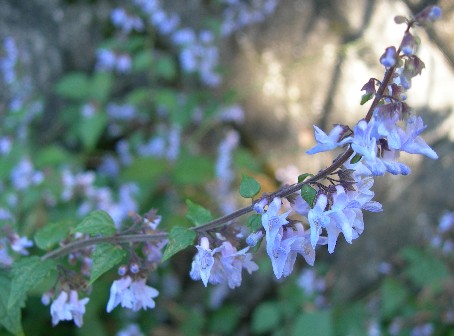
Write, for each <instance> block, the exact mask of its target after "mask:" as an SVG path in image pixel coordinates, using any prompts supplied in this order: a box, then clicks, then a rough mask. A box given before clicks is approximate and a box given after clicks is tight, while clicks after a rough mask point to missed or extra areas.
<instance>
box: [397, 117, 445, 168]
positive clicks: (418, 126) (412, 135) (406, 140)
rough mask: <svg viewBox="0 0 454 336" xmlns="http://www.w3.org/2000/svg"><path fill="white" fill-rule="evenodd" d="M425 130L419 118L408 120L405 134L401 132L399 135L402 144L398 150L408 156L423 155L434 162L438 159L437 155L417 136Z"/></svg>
mask: <svg viewBox="0 0 454 336" xmlns="http://www.w3.org/2000/svg"><path fill="white" fill-rule="evenodd" d="M425 128H426V126H424V123H423V120H422V118H421V117H416V116H411V117H410V118H408V120H407V128H406V131H405V133H403V131H401V133H400V136H401V142H402V146H401V147H400V150H402V151H404V152H407V153H410V154H423V155H425V156H427V157H429V158H431V159H434V160H435V159H438V155H437V153H435V151H434V150H433V149H432V148H430V147H429V145H427V143H426V142H425V141H424V140H423V139H422V138H421V137H420V136H419V134H421V133H422V131H424V129H425Z"/></svg>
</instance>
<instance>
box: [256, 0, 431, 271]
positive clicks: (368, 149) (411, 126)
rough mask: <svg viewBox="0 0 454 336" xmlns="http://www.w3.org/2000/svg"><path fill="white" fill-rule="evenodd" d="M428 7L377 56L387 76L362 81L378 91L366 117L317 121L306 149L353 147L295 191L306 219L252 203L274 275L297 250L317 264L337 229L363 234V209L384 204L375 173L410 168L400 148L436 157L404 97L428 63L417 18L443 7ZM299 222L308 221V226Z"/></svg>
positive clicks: (372, 92)
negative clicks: (328, 125)
mask: <svg viewBox="0 0 454 336" xmlns="http://www.w3.org/2000/svg"><path fill="white" fill-rule="evenodd" d="M424 13H425V14H424ZM424 13H423V14H424V15H422V14H420V15H419V16H417V17H416V18H415V20H416V21H410V20H408V29H407V31H406V32H405V34H404V38H403V40H402V43H401V45H400V47H399V48H397V49H396V48H395V47H389V48H387V49H386V50H385V53H384V54H383V55H382V57H381V58H380V62H381V64H382V65H384V66H385V68H386V74H385V78H384V80H383V81H382V82H380V81H379V80H377V79H373V78H372V79H370V80H369V82H368V83H366V84H365V85H364V87H363V90H365V91H366V94H365V98H366V100H368V99H371V98H372V97H375V99H374V102H373V104H372V107H371V109H370V111H369V113H368V115H367V116H366V118H365V119H362V120H360V121H359V122H358V123H357V124H356V126H355V127H354V129H353V130H351V129H350V128H349V127H348V126H345V125H335V126H334V128H333V129H332V130H331V131H330V132H329V134H326V133H325V132H324V131H323V130H321V129H320V128H318V127H317V126H314V128H315V139H316V141H317V144H316V146H315V147H313V148H311V149H310V150H308V151H307V153H308V154H315V153H319V152H323V151H330V150H333V149H335V148H339V147H345V146H348V147H349V149H348V150H347V151H346V152H345V153H344V157H345V159H343V160H342V159H339V158H338V159H337V161H335V162H334V163H333V166H332V167H334V168H333V169H332V170H330V172H329V173H324V174H319V175H321V176H323V177H324V178H325V179H326V181H327V182H329V184H328V185H326V184H323V183H322V182H321V181H320V179H318V180H316V181H308V182H307V183H306V186H305V191H306V192H307V191H308V190H309V191H310V193H309V194H307V193H303V194H302V195H298V196H297V197H296V198H295V197H293V198H292V199H291V202H292V207H293V211H294V212H295V213H296V214H298V215H300V216H302V217H303V220H302V221H300V220H298V221H295V220H291V221H290V220H288V219H287V217H288V216H289V214H290V211H287V212H285V213H283V214H279V212H280V208H281V199H280V198H274V199H273V200H272V201H271V202H270V203H269V204H268V205H266V203H267V199H266V198H262V199H261V200H259V201H257V202H256V203H255V204H254V210H255V211H256V212H257V213H260V214H262V226H263V229H264V230H265V233H266V236H265V237H266V250H267V253H268V255H269V257H270V259H271V262H272V265H273V271H274V274H275V276H276V278H278V279H279V278H281V277H282V276H284V277H286V276H288V275H289V274H290V273H291V272H292V270H293V265H294V263H295V259H296V256H297V254H301V255H303V257H304V258H305V260H306V262H307V263H308V264H310V265H313V263H314V259H315V248H316V246H317V245H324V244H328V251H329V253H333V252H334V249H335V246H336V243H337V239H338V237H339V234H340V233H342V235H343V236H344V238H345V240H346V241H347V242H348V243H352V241H353V240H354V239H356V238H358V237H359V235H360V234H361V233H362V232H363V230H364V220H363V213H362V211H363V210H367V211H372V212H378V211H381V210H382V206H381V204H380V203H378V202H376V201H373V200H372V199H373V196H374V192H373V191H371V189H370V188H371V187H372V185H373V177H374V176H380V175H383V174H385V173H386V172H389V173H391V174H394V175H398V174H401V175H407V174H409V173H410V168H409V167H408V166H407V165H405V164H404V163H402V162H399V161H397V159H398V157H399V154H400V152H406V153H409V154H423V155H425V156H427V157H429V158H431V159H437V158H438V156H437V154H436V153H435V152H434V150H433V149H432V148H430V147H429V146H428V145H427V144H426V142H425V141H424V140H423V139H422V138H421V137H420V134H421V133H422V132H423V130H424V129H425V126H424V123H423V121H422V118H421V117H419V116H416V115H414V114H413V112H412V111H411V109H410V107H409V106H408V104H407V103H406V102H405V100H406V90H408V89H409V88H410V87H411V79H412V78H413V77H415V76H416V75H418V74H420V73H421V71H422V69H423V68H424V63H423V62H422V61H421V60H420V59H419V58H418V57H417V56H416V55H414V52H415V49H416V46H417V43H416V38H415V37H414V36H413V35H412V34H411V33H410V32H409V28H410V27H411V26H412V24H414V23H418V24H422V23H425V22H426V21H427V20H429V18H432V19H431V20H433V18H436V17H438V16H439V14H437V13H439V11H438V7H431V10H426V11H425V12H424ZM433 13H435V14H433ZM418 20H419V21H418ZM425 20H426V21H425ZM429 21H430V20H429ZM377 87H378V88H377ZM339 162H340V163H339ZM334 174H335V175H337V178H334V177H333V175H334ZM307 175H308V174H306V177H307ZM310 194H312V195H313V196H310ZM303 196H304V197H303ZM266 206H267V209H266V211H265V210H264V208H265V207H266ZM264 211H265V212H264ZM263 212H264V213H263ZM302 223H306V225H308V226H309V229H308V230H307V231H306V230H305V228H304V224H302ZM257 234H260V232H256V233H253V234H252V235H251V236H249V240H250V241H253V243H255V242H256V241H257V239H258V238H259V237H260V236H257Z"/></svg>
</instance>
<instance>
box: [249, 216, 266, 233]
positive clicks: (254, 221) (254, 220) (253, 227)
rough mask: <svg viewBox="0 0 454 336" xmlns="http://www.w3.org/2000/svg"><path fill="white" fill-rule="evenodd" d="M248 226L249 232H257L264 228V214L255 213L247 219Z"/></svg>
mask: <svg viewBox="0 0 454 336" xmlns="http://www.w3.org/2000/svg"><path fill="white" fill-rule="evenodd" d="M246 227H247V228H248V229H249V232H251V233H252V232H256V231H258V230H260V229H261V228H262V216H261V215H259V214H253V215H251V216H250V217H249V218H248V219H247V223H246Z"/></svg>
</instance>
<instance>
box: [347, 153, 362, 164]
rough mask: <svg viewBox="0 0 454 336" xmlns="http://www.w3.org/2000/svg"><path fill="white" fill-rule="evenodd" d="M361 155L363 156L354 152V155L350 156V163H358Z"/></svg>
mask: <svg viewBox="0 0 454 336" xmlns="http://www.w3.org/2000/svg"><path fill="white" fill-rule="evenodd" d="M362 157H363V156H362V155H360V154H355V156H354V157H352V159H351V160H350V163H351V164H355V163H358V162H359V160H361V158H362Z"/></svg>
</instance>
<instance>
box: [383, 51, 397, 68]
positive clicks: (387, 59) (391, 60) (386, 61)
mask: <svg viewBox="0 0 454 336" xmlns="http://www.w3.org/2000/svg"><path fill="white" fill-rule="evenodd" d="M380 63H381V64H382V65H383V66H385V67H387V68H390V67H392V66H394V64H396V48H395V47H388V48H386V50H385V53H384V54H383V55H382V56H381V57H380Z"/></svg>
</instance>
